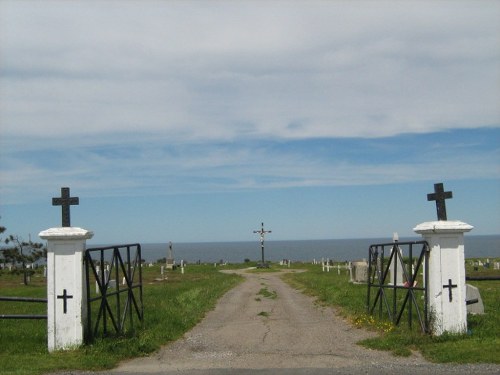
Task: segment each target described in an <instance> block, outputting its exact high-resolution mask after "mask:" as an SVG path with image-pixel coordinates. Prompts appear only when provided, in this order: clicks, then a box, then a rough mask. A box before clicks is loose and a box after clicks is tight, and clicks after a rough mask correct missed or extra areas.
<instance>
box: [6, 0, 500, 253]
mask: <svg viewBox="0 0 500 375" xmlns="http://www.w3.org/2000/svg"><path fill="white" fill-rule="evenodd" d="M499 19H500V2H499V1H376V2H375V1H314V0H313V1H299V0H297V1H265V2H264V1H243V0H242V1H147V0H146V1H79V0H73V1H43V2H40V1H9V0H2V1H1V2H0V225H2V226H5V227H7V232H8V233H11V234H17V235H19V236H20V237H22V238H24V239H27V238H29V237H30V236H31V238H32V239H33V240H35V241H38V240H39V238H38V237H37V235H38V233H39V232H40V231H43V230H45V229H48V228H51V227H57V226H60V225H61V208H60V207H53V206H52V197H58V196H59V195H60V189H61V187H70V189H71V195H72V196H76V197H79V200H80V204H79V205H78V206H72V207H71V224H72V225H73V226H77V227H82V228H85V229H88V230H92V231H93V232H94V238H93V239H92V240H91V241H90V243H98V244H109V243H112V244H124V243H131V242H142V243H147V242H168V241H174V242H203V241H207V242H208V241H253V240H255V241H257V240H258V236H257V235H256V234H254V233H253V231H254V230H258V229H260V224H261V222H264V224H265V227H266V229H269V230H272V233H271V234H269V235H268V237H267V239H269V240H295V239H335V238H392V234H393V232H398V233H399V235H400V237H404V236H414V235H415V234H414V232H413V230H412V229H413V228H414V227H415V226H416V225H417V224H419V223H422V222H425V221H432V220H436V208H435V203H434V202H428V201H427V194H428V193H432V192H433V189H434V184H435V183H438V182H442V183H444V187H445V190H446V191H452V192H453V198H452V199H450V200H447V203H446V204H447V212H448V219H449V220H461V221H464V222H467V223H469V224H471V225H473V226H474V230H473V231H472V232H471V234H477V235H483V234H500V150H499V149H500V22H498V20H499Z"/></svg>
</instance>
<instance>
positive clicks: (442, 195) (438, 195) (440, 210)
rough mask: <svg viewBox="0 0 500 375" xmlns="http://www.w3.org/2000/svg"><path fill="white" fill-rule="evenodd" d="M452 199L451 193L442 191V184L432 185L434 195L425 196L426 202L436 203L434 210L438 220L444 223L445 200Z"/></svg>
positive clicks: (445, 218)
mask: <svg viewBox="0 0 500 375" xmlns="http://www.w3.org/2000/svg"><path fill="white" fill-rule="evenodd" d="M450 198H453V193H452V192H451V191H444V187H443V184H442V183H438V184H434V193H431V194H427V200H428V201H436V210H437V217H438V220H443V221H446V220H448V219H447V217H446V203H445V200H446V199H450Z"/></svg>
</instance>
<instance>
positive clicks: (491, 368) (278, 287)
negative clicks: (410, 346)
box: [111, 271, 500, 375]
mask: <svg viewBox="0 0 500 375" xmlns="http://www.w3.org/2000/svg"><path fill="white" fill-rule="evenodd" d="M231 272H236V273H239V274H241V275H243V276H244V277H245V281H244V282H242V283H241V284H240V285H238V286H237V287H235V288H234V289H232V290H230V291H229V292H228V293H226V294H225V295H224V296H223V297H222V299H221V300H220V301H219V303H218V304H217V306H216V308H215V309H214V310H213V311H211V312H210V313H208V314H207V316H206V317H205V319H204V320H203V321H202V322H201V323H200V324H198V325H197V326H196V327H195V328H193V329H192V330H191V331H190V332H188V333H186V334H185V335H184V337H183V338H182V339H180V340H178V341H176V342H173V343H171V344H169V345H167V346H165V347H164V348H163V349H161V350H160V351H159V352H157V353H155V354H154V355H152V356H150V357H147V358H137V359H133V360H130V361H127V362H124V363H122V364H121V365H120V366H119V367H118V368H116V369H114V370H112V371H111V372H113V373H119V374H137V375H139V374H167V375H168V374H181V375H199V374H209V375H210V374H261V375H263V374H292V375H293V374H297V375H299V374H417V375H418V374H430V373H432V374H461V373H468V374H471V373H473V374H474V373H476V374H498V373H500V366H498V365H489V364H480V365H442V364H440V365H436V364H432V363H429V362H427V361H425V360H424V359H423V358H422V357H421V356H420V355H418V354H414V355H412V356H410V357H408V358H401V357H394V356H392V355H391V354H390V353H387V352H382V351H375V350H369V349H365V348H363V347H361V346H359V345H357V344H356V343H357V342H358V341H360V340H362V339H364V338H367V337H371V336H373V335H374V333H371V332H367V331H365V330H363V329H358V328H354V327H353V326H351V325H350V324H348V323H347V322H345V321H344V320H343V319H342V318H340V317H338V316H336V315H335V311H334V310H333V309H331V308H328V307H323V306H319V305H317V304H315V303H314V299H313V298H311V297H308V296H305V295H303V294H302V293H300V292H298V291H296V290H294V289H293V288H291V287H290V286H288V285H287V284H286V283H284V282H283V281H282V280H281V279H280V277H279V273H250V272H245V271H231Z"/></svg>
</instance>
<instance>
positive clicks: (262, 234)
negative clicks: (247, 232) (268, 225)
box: [253, 223, 272, 266]
mask: <svg viewBox="0 0 500 375" xmlns="http://www.w3.org/2000/svg"><path fill="white" fill-rule="evenodd" d="M261 224H262V229H261V230H254V231H253V232H254V233H259V234H260V248H261V250H262V266H264V235H265V234H266V233H271V232H272V231H270V230H264V223H261Z"/></svg>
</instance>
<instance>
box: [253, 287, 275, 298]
mask: <svg viewBox="0 0 500 375" xmlns="http://www.w3.org/2000/svg"><path fill="white" fill-rule="evenodd" d="M257 295H259V296H262V297H265V298H270V299H276V298H278V294H277V293H276V291H274V290H273V291H272V292H270V291H269V289H267V287H265V288H261V289H260V290H259V293H257Z"/></svg>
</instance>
